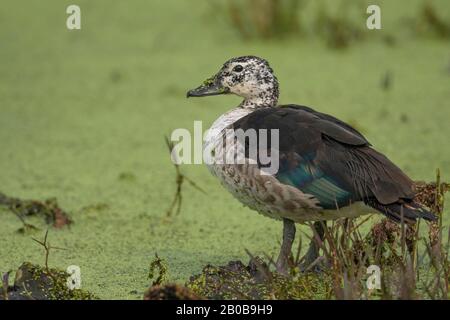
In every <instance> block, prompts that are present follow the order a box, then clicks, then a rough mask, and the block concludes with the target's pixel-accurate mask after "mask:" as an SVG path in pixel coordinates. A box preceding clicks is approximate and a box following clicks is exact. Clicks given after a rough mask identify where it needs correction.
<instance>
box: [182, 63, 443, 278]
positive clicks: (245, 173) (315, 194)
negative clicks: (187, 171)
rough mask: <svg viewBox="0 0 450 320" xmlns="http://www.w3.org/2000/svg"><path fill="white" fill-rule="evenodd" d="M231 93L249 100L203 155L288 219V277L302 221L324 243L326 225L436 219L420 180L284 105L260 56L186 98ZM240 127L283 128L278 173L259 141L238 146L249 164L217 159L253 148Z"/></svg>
mask: <svg viewBox="0 0 450 320" xmlns="http://www.w3.org/2000/svg"><path fill="white" fill-rule="evenodd" d="M228 94H234V95H237V96H239V97H241V98H242V102H241V103H240V104H239V105H238V106H237V107H234V108H232V109H230V110H229V111H227V112H226V113H224V114H223V115H221V116H220V117H219V118H218V119H217V120H216V121H214V123H213V124H212V126H211V128H210V129H209V130H208V132H207V134H206V137H205V140H204V144H203V150H204V154H205V153H206V154H210V155H211V158H212V159H210V161H207V166H208V169H209V170H210V172H211V173H212V174H213V175H214V176H215V177H217V178H218V179H219V181H220V182H221V184H222V185H223V186H224V187H225V188H226V189H227V190H228V191H229V192H230V193H231V194H232V195H233V196H234V197H235V198H237V199H238V200H239V201H240V202H242V203H243V204H244V205H245V206H247V207H249V208H250V209H252V210H254V211H256V212H258V213H260V214H262V215H264V216H267V217H270V218H273V219H276V220H281V221H282V222H283V235H282V241H281V248H280V252H279V254H278V258H277V260H276V263H275V265H276V270H277V271H278V272H280V273H281V274H287V273H288V272H289V257H290V255H291V250H292V245H293V242H294V239H295V233H296V223H299V224H305V223H310V224H312V226H313V228H314V230H315V234H317V235H318V237H319V238H320V239H322V240H323V237H324V232H325V229H324V228H325V227H326V221H328V220H335V219H339V218H356V217H359V216H362V215H365V214H369V213H380V214H382V215H384V216H386V217H387V218H389V219H391V220H393V221H395V222H398V223H402V222H406V223H408V224H412V223H415V221H416V220H417V219H419V218H423V219H425V220H427V221H434V220H436V216H435V215H434V214H433V213H432V212H430V211H429V210H428V209H427V208H426V207H424V206H423V205H421V204H420V203H417V202H416V201H415V200H414V197H415V194H416V191H415V188H414V183H413V180H411V178H409V177H408V176H407V175H406V174H405V173H404V172H403V171H402V170H401V169H400V168H399V167H398V166H396V165H395V164H394V163H393V162H392V161H390V160H389V159H388V158H387V157H386V156H385V155H383V154H382V153H380V152H378V151H376V150H375V149H374V147H373V146H372V145H371V144H370V142H369V141H368V140H367V139H366V138H365V137H364V136H363V135H362V134H361V133H360V132H359V131H358V130H356V129H355V128H354V127H352V126H351V125H349V124H347V123H345V122H344V121H342V120H339V119H338V118H336V117H334V116H332V115H329V114H326V113H322V112H319V111H316V110H314V109H313V108H310V107H307V106H303V105H297V104H286V105H278V99H279V83H278V79H277V77H276V76H275V74H274V71H273V69H272V68H271V66H270V65H269V63H268V61H267V60H265V59H263V58H260V57H257V56H241V57H235V58H232V59H229V60H228V61H226V62H225V63H224V64H223V66H222V67H221V68H220V70H219V71H218V72H217V73H216V74H215V75H213V76H212V77H210V78H208V79H207V80H206V81H204V82H203V83H202V84H201V85H200V86H198V87H197V88H195V89H192V90H189V91H188V92H187V97H188V98H189V97H206V96H213V95H228ZM236 130H243V131H244V132H247V130H255V131H256V132H260V130H277V131H276V132H277V133H278V135H277V136H278V143H277V146H276V148H274V149H273V150H274V151H273V152H272V153H273V155H274V156H276V157H277V158H276V160H277V162H278V168H277V170H276V172H268V171H267V170H264V169H265V168H266V167H267V165H265V164H263V163H262V161H259V160H258V157H259V156H260V154H261V153H262V152H263V151H264V152H266V153H267V149H268V148H267V147H266V148H261V146H260V144H257V145H256V152H255V153H252V154H250V152H248V151H246V148H236V149H235V150H238V151H237V152H238V153H239V152H240V153H241V154H240V156H241V157H242V159H244V161H242V162H239V163H233V162H231V163H230V162H229V161H219V160H220V159H222V160H223V159H224V158H223V157H224V153H226V151H222V152H218V154H214V152H213V151H214V150H216V149H217V147H218V146H222V147H223V145H224V144H225V143H229V144H232V145H233V144H240V145H241V147H242V145H244V147H245V146H246V144H247V142H248V141H247V140H245V138H244V140H242V139H236V138H233V137H232V138H229V137H228V136H229V135H228V134H226V132H230V131H231V132H234V131H236ZM273 144H274V145H275V143H273ZM263 149H264V150H263ZM205 150H208V151H206V152H205ZM209 150H212V152H209ZM271 150H272V149H271ZM255 154H256V157H255ZM274 159H275V158H274ZM272 171H273V170H272ZM319 249H320V247H319V243H318V241H314V240H313V241H311V244H310V245H309V249H308V251H307V253H306V255H305V259H304V264H305V265H306V266H307V265H310V264H312V263H313V262H314V261H315V260H316V259H317V258H318V256H319Z"/></svg>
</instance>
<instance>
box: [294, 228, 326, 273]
mask: <svg viewBox="0 0 450 320" xmlns="http://www.w3.org/2000/svg"><path fill="white" fill-rule="evenodd" d="M325 227H326V221H316V222H314V224H313V228H314V230H315V232H314V231H313V232H314V234H313V238H312V239H311V243H310V244H309V248H308V251H307V252H306V254H305V257H304V261H303V263H302V264H301V266H300V270H302V271H307V270H310V269H312V268H313V269H315V270H318V269H320V266H319V265H316V266H312V264H313V263H314V262H315V261H316V260H317V258H319V249H320V245H319V243H318V241H319V240H320V241H323V239H324V235H325ZM316 233H317V236H318V237H319V239H317V238H316Z"/></svg>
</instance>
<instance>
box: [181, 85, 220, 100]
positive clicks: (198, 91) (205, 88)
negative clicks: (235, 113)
mask: <svg viewBox="0 0 450 320" xmlns="http://www.w3.org/2000/svg"><path fill="white" fill-rule="evenodd" d="M228 92H229V90H228V89H227V88H225V87H222V86H221V85H219V84H216V83H214V82H206V83H205V84H203V85H201V86H200V87H198V88H195V89H192V90H189V91H188V92H187V95H186V96H187V97H188V98H189V97H206V96H216V95H218V94H226V93H228Z"/></svg>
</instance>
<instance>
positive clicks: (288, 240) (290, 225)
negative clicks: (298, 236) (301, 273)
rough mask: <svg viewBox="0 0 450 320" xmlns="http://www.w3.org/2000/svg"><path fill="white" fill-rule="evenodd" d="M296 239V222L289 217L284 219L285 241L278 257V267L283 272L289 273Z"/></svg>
mask: <svg viewBox="0 0 450 320" xmlns="http://www.w3.org/2000/svg"><path fill="white" fill-rule="evenodd" d="M294 239H295V223H294V221H292V220H289V219H283V243H282V244H281V250H280V254H279V256H278V259H277V264H276V268H277V271H278V272H279V273H281V274H285V275H287V274H288V273H289V257H290V256H291V250H292V243H293V242H294Z"/></svg>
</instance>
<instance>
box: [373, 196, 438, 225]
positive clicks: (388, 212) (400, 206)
mask: <svg viewBox="0 0 450 320" xmlns="http://www.w3.org/2000/svg"><path fill="white" fill-rule="evenodd" d="M366 204H367V205H369V206H371V207H372V208H374V209H376V210H378V211H380V212H381V213H382V214H384V215H385V216H386V217H388V218H389V219H391V220H394V221H395V222H402V220H403V221H404V222H405V223H414V222H416V220H417V219H418V218H422V219H425V220H427V221H436V220H437V216H436V215H434V214H433V213H432V212H430V211H429V210H428V209H426V208H425V207H424V206H422V205H420V204H419V203H417V202H414V201H411V202H403V203H400V202H394V203H391V204H382V203H380V202H378V201H377V200H376V199H368V200H367V201H366Z"/></svg>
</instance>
